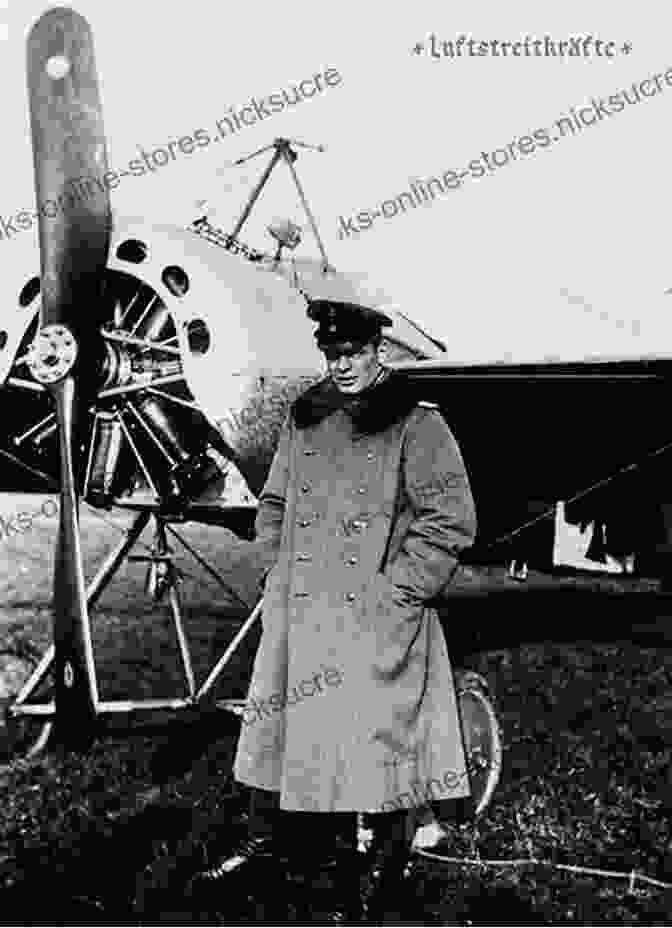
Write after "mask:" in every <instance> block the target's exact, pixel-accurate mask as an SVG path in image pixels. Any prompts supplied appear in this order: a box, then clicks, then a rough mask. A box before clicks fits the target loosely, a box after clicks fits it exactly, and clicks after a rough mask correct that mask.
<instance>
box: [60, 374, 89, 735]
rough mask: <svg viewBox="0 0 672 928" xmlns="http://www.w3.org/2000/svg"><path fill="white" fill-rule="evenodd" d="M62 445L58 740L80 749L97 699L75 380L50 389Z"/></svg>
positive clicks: (62, 382) (64, 380)
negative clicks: (78, 478) (76, 452)
mask: <svg viewBox="0 0 672 928" xmlns="http://www.w3.org/2000/svg"><path fill="white" fill-rule="evenodd" d="M53 395H54V401H55V403H56V417H57V420H58V435H59V446H60V449H61V507H60V522H59V527H58V539H57V542H56V557H55V562H54V606H53V609H54V650H55V674H56V725H55V730H54V734H55V738H56V740H57V741H58V742H60V743H62V744H64V745H66V746H68V747H71V748H75V749H85V748H87V747H88V746H89V744H90V741H91V740H92V737H93V721H94V719H95V714H96V705H97V703H98V693H97V687H96V672H95V665H94V660H93V646H92V642H91V626H90V623H89V615H88V609H87V604H86V582H85V579H84V569H83V565H82V550H81V539H80V533H79V512H78V504H77V488H76V484H75V475H74V468H73V456H72V449H73V445H74V410H75V380H74V378H73V377H71V376H68V377H66V378H65V379H63V380H61V381H60V382H59V383H58V384H57V385H56V387H55V388H54V389H53Z"/></svg>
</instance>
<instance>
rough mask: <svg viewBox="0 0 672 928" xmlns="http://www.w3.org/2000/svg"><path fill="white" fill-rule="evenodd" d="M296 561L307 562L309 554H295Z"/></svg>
mask: <svg viewBox="0 0 672 928" xmlns="http://www.w3.org/2000/svg"><path fill="white" fill-rule="evenodd" d="M296 559H297V561H309V560H310V554H297V555H296Z"/></svg>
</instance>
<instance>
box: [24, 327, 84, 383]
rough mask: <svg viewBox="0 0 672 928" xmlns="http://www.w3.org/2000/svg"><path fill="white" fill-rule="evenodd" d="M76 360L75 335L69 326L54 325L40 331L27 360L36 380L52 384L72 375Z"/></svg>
mask: <svg viewBox="0 0 672 928" xmlns="http://www.w3.org/2000/svg"><path fill="white" fill-rule="evenodd" d="M76 358H77V342H76V340H75V337H74V335H73V334H72V332H71V331H70V329H68V328H67V326H64V325H60V324H57V323H54V324H52V325H45V326H43V327H42V328H41V329H40V331H39V332H38V333H37V335H36V336H35V341H34V342H33V344H32V345H31V348H30V352H29V355H28V358H27V359H26V360H27V364H28V367H29V368H30V371H31V373H32V375H33V377H34V378H35V380H37V381H39V382H40V383H43V384H51V383H56V381H58V380H61V379H62V378H63V377H65V376H66V375H67V374H69V373H70V371H71V369H72V366H73V364H74V363H75V360H76Z"/></svg>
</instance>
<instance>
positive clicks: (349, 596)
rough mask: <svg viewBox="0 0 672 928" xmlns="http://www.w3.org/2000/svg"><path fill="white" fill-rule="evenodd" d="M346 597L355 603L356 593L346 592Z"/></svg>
mask: <svg viewBox="0 0 672 928" xmlns="http://www.w3.org/2000/svg"><path fill="white" fill-rule="evenodd" d="M345 598H346V600H347V601H348V602H349V603H354V601H355V594H354V593H346V594H345Z"/></svg>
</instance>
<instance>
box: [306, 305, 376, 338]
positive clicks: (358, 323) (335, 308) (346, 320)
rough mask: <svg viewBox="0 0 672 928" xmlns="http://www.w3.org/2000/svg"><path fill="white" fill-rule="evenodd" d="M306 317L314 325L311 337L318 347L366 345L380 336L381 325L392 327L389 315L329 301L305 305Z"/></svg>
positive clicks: (366, 308) (365, 307)
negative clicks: (316, 324)
mask: <svg viewBox="0 0 672 928" xmlns="http://www.w3.org/2000/svg"><path fill="white" fill-rule="evenodd" d="M308 316H309V317H310V318H311V319H314V320H315V322H317V323H318V327H317V329H316V330H315V338H316V339H317V342H318V344H319V345H330V344H331V345H333V344H334V343H335V342H346V341H352V342H366V341H368V340H369V339H370V338H374V337H375V336H377V335H380V333H381V331H382V329H383V327H384V326H390V325H392V324H393V322H392V320H391V319H390V317H389V316H386V315H385V313H381V312H380V311H379V310H377V309H370V308H369V307H367V306H358V305H356V304H354V303H336V302H332V301H331V300H313V301H312V302H311V303H310V304H309V306H308Z"/></svg>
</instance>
